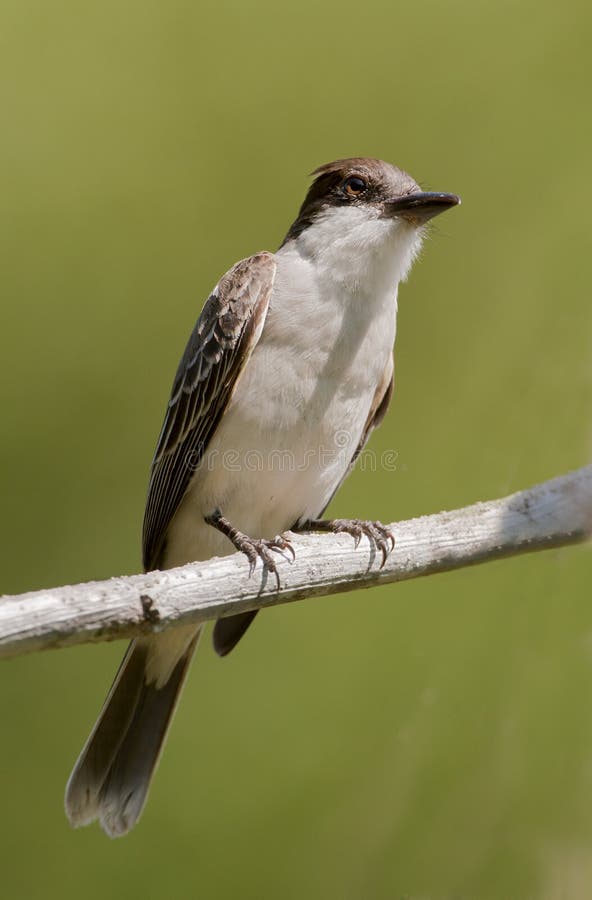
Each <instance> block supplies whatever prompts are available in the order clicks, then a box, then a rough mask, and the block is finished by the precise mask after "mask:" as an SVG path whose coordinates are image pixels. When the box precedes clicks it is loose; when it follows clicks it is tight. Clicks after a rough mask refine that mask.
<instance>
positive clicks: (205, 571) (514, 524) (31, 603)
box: [0, 465, 592, 658]
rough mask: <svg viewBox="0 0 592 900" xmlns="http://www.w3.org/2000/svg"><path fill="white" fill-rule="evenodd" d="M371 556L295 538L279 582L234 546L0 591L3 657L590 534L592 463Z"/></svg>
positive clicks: (461, 513)
mask: <svg viewBox="0 0 592 900" xmlns="http://www.w3.org/2000/svg"><path fill="white" fill-rule="evenodd" d="M391 528H392V529H393V532H394V534H395V537H396V546H395V549H394V551H393V552H392V553H391V555H390V556H389V558H388V559H387V561H386V564H385V566H384V567H383V568H382V569H381V568H380V561H381V557H380V553H379V552H378V553H377V552H376V551H375V550H374V549H373V548H372V547H371V546H370V543H369V542H368V541H367V540H366V539H365V538H363V539H362V541H361V543H360V545H359V547H358V548H357V549H355V547H354V541H353V539H352V538H351V537H350V536H349V535H331V534H326V535H312V534H311V535H294V537H293V545H294V549H295V550H296V560H295V561H294V562H290V559H289V558H288V557H287V558H286V559H285V560H282V559H281V558H278V559H279V563H278V569H279V573H280V580H281V584H280V589H279V590H278V589H277V585H276V580H275V578H274V577H273V575H270V574H269V573H267V572H266V571H264V570H262V569H261V567H260V566H259V564H258V566H257V569H256V570H255V572H254V574H253V575H252V576H251V577H249V574H248V573H249V567H248V562H247V559H246V558H245V556H244V555H243V554H240V553H235V554H233V555H231V556H225V557H216V558H214V559H210V560H207V561H206V562H200V563H190V564H189V565H186V566H183V567H182V568H178V569H169V570H167V571H164V572H159V571H155V572H148V573H147V574H143V575H131V576H124V577H119V578H111V579H109V580H108V581H94V582H88V583H85V584H77V585H70V586H65V587H58V588H51V589H49V590H41V591H33V592H30V593H27V594H20V595H18V596H4V597H0V658H6V657H12V656H17V655H21V654H24V653H31V652H33V651H37V650H44V649H48V648H52V647H65V646H71V645H73V644H83V643H88V642H93V641H108V640H115V639H117V638H125V637H127V638H130V637H134V636H137V635H139V634H145V633H147V632H158V631H160V630H162V629H164V628H167V627H169V626H171V625H176V624H186V623H189V622H195V623H198V622H205V621H207V620H208V619H217V618H219V617H221V616H229V615H232V614H233V613H238V612H243V611H245V610H249V609H264V608H265V607H268V606H275V605H277V604H280V603H290V602H292V601H294V600H302V599H304V598H305V597H319V596H324V595H328V594H337V593H341V592H344V591H351V590H354V589H359V588H369V587H374V586H375V585H379V584H390V583H393V582H397V581H404V580H406V579H409V578H419V577H420V576H423V575H433V574H435V573H437V572H449V571H452V570H453V569H459V568H462V567H465V566H469V565H474V564H476V563H484V562H488V561H491V560H495V559H501V558H502V557H508V556H516V555H518V554H521V553H528V552H533V551H537V550H545V549H549V548H551V547H562V546H565V545H568V544H576V543H580V542H582V541H586V540H588V539H589V538H590V537H592V465H590V466H585V467H584V468H582V469H578V470H577V471H575V472H571V473H569V474H568V475H563V476H561V477H559V478H554V479H552V480H551V481H546V482H544V483H543V484H539V485H537V486H536V487H533V488H529V489H528V490H524V491H520V492H518V493H516V494H511V495H510V496H508V497H503V498H501V499H499V500H491V501H488V502H486V503H475V504H474V505H472V506H468V507H465V508H464V509H456V510H453V511H450V512H441V513H437V514H435V515H430V516H421V517H419V518H416V519H410V520H408V521H406V522H396V523H393V525H392V526H391Z"/></svg>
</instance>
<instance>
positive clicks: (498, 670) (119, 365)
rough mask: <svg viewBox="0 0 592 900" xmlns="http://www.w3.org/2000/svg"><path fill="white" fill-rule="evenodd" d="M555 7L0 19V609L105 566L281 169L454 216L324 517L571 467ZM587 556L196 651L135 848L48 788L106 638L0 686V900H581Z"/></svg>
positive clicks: (294, 200) (148, 10)
mask: <svg viewBox="0 0 592 900" xmlns="http://www.w3.org/2000/svg"><path fill="white" fill-rule="evenodd" d="M591 26H592V12H591V11H590V4H589V3H584V2H574V0H568V2H563V3H556V2H536V3H534V2H532V3H531V2H508V0H505V2H500V0H496V2H478V0H457V2H442V0H431V2H428V0H415V2H413V3H411V2H407V3H405V4H402V3H397V2H392V0H391V2H379V0H369V2H366V3H363V4H359V3H353V2H351V0H348V2H341V3H337V2H335V0H330V2H320V3H319V2H316V3H315V2H310V0H302V2H300V3H298V4H291V5H284V4H279V3H277V2H274V3H272V2H271V0H259V2H256V3H251V4H250V3H244V2H220V0H218V2H217V3H213V2H202V3H198V2H181V0H172V2H171V0H169V2H160V3H158V2H154V0H142V2H140V0H137V2H131V0H126V2H120V0H117V2H115V0H104V2H102V3H100V4H99V3H94V4H89V3H79V2H74V0H54V2H52V3H47V2H41V0H31V2H27V0H3V3H2V8H1V12H0V109H1V110H2V122H1V138H0V180H1V183H0V198H1V201H0V202H1V209H2V215H1V216H0V230H1V234H0V255H1V260H2V261H1V270H0V271H1V283H2V294H3V298H2V304H1V307H0V316H1V322H0V328H1V334H2V355H1V360H0V367H1V372H2V375H1V378H0V408H1V417H2V439H1V441H0V457H1V459H0V485H1V502H2V515H1V524H0V527H1V529H2V534H1V538H0V553H1V554H2V561H1V567H0V576H1V583H0V589H1V590H3V591H5V592H19V591H24V590H28V589H33V588H38V587H43V586H50V585H57V584H61V583H75V582H77V581H80V580H85V579H91V578H106V577H108V576H110V575H114V574H120V573H126V572H134V571H137V570H138V569H139V565H140V557H139V530H140V523H141V518H142V513H143V503H144V497H145V489H146V483H147V474H148V468H149V464H150V459H151V454H152V449H153V446H154V442H155V439H156V436H157V433H158V430H159V427H160V423H161V417H162V415H163V412H164V406H165V403H166V400H167V397H168V390H169V387H170V382H171V380H172V375H173V372H174V369H175V366H176V363H177V360H178V358H179V355H180V353H181V350H182V347H183V344H184V342H185V340H186V338H187V336H188V333H189V331H190V329H191V327H192V325H193V322H194V320H195V318H196V316H197V313H198V311H199V309H200V307H201V304H202V302H203V300H204V299H205V297H206V296H207V295H208V293H209V290H210V289H211V287H212V286H213V285H214V284H215V282H216V281H217V280H218V278H219V276H220V275H221V273H222V272H224V271H225V270H226V269H227V268H228V267H229V266H230V265H231V264H232V263H233V262H234V261H235V260H236V259H238V258H239V257H242V256H246V255H248V254H250V253H253V252H255V251H257V250H260V249H263V248H269V249H273V248H275V247H276V246H277V245H278V243H279V241H280V240H281V238H282V237H283V234H284V232H285V230H286V229H287V227H288V225H289V224H290V222H291V220H292V218H293V217H294V215H295V213H296V209H297V206H298V204H299V203H300V201H301V199H302V196H303V193H304V190H305V188H306V185H307V180H306V173H307V172H309V171H310V170H311V169H313V168H314V167H315V166H317V165H319V164H320V163H323V162H326V161H327V160H330V159H332V158H335V157H340V156H348V155H374V156H380V157H383V158H385V159H388V160H391V161H393V162H396V163H397V164H399V165H401V166H402V167H403V168H405V169H407V170H408V171H410V172H411V174H412V175H413V176H414V177H415V178H416V179H417V180H419V181H420V182H421V183H422V185H424V186H426V187H429V188H431V189H435V190H447V191H455V192H458V193H459V194H461V195H462V198H463V206H462V207H461V208H460V209H458V210H454V211H453V212H451V213H450V214H447V215H446V216H443V217H442V218H441V219H439V220H438V222H437V224H436V226H435V227H434V229H433V232H432V239H431V240H430V241H429V242H428V245H427V246H426V249H425V252H424V254H423V258H422V260H421V261H420V262H419V264H418V265H417V266H416V268H415V270H414V272H413V273H412V276H411V279H410V281H409V283H408V284H407V285H405V286H404V287H403V289H402V291H401V294H400V316H399V336H398V345H397V390H396V392H395V398H394V402H393V405H392V407H391V410H390V413H389V416H388V418H387V421H386V423H385V425H384V426H383V427H382V428H381V429H380V431H379V432H378V433H377V434H376V435H375V436H374V438H373V442H372V447H373V448H374V449H375V450H377V451H378V452H380V451H381V450H383V449H388V448H392V449H395V450H396V451H397V454H398V464H397V470H396V471H395V472H394V473H393V472H386V473H385V472H379V471H377V472H370V471H366V472H364V473H362V472H357V473H355V474H354V475H353V477H352V478H351V479H350V480H349V482H348V483H347V485H346V486H345V487H344V488H343V490H342V491H341V492H340V494H339V497H338V499H337V500H336V501H335V503H334V504H333V510H334V512H335V513H337V514H350V515H360V516H368V517H370V516H371V517H379V518H382V519H383V520H386V521H389V520H392V519H394V518H407V517H410V516H413V515H416V514H421V513H427V512H433V511H437V510H440V509H444V508H452V507H457V506H462V505H464V504H467V503H470V502H472V501H475V500H477V499H486V498H490V497H495V496H501V495H503V494H504V493H507V492H509V491H512V490H515V489H518V488H521V487H525V486H528V485H530V484H532V483H535V482H537V481H540V480H544V479H545V478H549V477H552V476H554V475H556V474H560V473H562V472H564V471H567V470H568V469H570V468H575V467H577V466H580V465H583V464H585V463H586V462H587V461H588V460H589V458H590V450H591V448H592V426H591V421H592V420H591V416H590V411H591V407H592V353H591V350H592V346H591V344H592V338H591V334H592V302H591V296H590V289H589V284H590V282H591V280H592V252H591V250H592V244H591V240H590V208H591V205H592V188H591V181H590V160H591V157H592V152H591V151H592V129H591V126H590V117H591V105H590V81H591V75H592V58H591V56H590V43H591V38H592V28H591ZM590 562H591V557H590V550H589V548H575V549H566V550H563V551H560V552H555V551H552V552H548V553H545V554H536V555H534V556H532V557H529V558H522V559H516V560H511V561H505V562H498V563H495V564H491V565H488V566H484V567H481V568H478V569H472V570H467V571H462V572H459V573H456V574H451V575H446V576H439V577H434V578H429V579H424V580H420V581H417V582H410V583H408V584H403V585H400V586H393V587H384V588H381V589H376V590H373V591H372V592H367V593H352V594H348V595H344V596H341V597H335V598H332V599H326V600H321V601H309V602H304V603H299V604H294V605H293V606H290V607H285V608H278V609H276V610H273V611H270V612H268V613H266V614H265V615H264V616H261V617H260V619H259V620H258V621H257V623H256V626H255V627H254V628H253V630H252V632H250V633H249V636H248V640H245V641H244V643H243V644H241V645H240V648H239V649H238V650H237V652H236V653H234V654H232V655H231V656H230V657H229V658H228V659H227V660H224V661H221V660H218V659H216V658H215V657H214V655H213V653H212V652H211V650H210V647H209V645H208V643H209V642H208V643H204V645H203V646H202V650H201V652H200V653H199V654H198V658H197V659H196V663H195V665H194V667H193V671H192V675H191V678H190V681H189V683H188V686H187V689H186V692H185V695H184V698H183V702H182V704H181V706H180V709H179V713H178V716H177V718H176V721H175V725H174V728H173V730H172V733H171V737H170V741H169V743H168V746H167V750H166V752H165V754H164V756H163V760H162V764H161V766H160V770H159V773H158V776H157V778H156V780H155V783H154V786H153V790H152V793H151V797H150V800H149V803H148V806H147V808H146V811H145V814H144V817H143V819H142V822H141V824H140V825H139V827H138V828H137V829H136V830H135V831H134V832H133V833H132V834H131V835H130V836H129V837H127V838H126V839H125V840H122V841H119V842H109V841H108V840H107V839H106V838H105V837H104V835H103V834H102V833H101V832H100V831H99V830H98V829H97V828H96V827H93V828H91V829H85V830H83V831H80V832H73V831H71V830H70V828H69V826H68V825H67V823H66V820H65V818H64V814H63V810H62V796H63V788H64V783H65V780H66V778H67V775H68V773H69V770H70V767H71V765H72V763H73V762H74V759H75V756H76V754H77V752H78V750H79V748H80V746H81V743H82V741H83V739H84V738H85V737H86V734H87V732H88V729H89V728H90V726H91V724H92V722H93V720H94V717H95V714H96V713H97V711H98V708H99V706H100V703H101V701H102V698H103V695H104V693H105V691H106V689H107V687H108V685H109V683H110V680H111V677H112V675H113V672H114V670H115V668H116V665H117V663H118V660H119V657H120V656H121V653H122V651H123V646H122V645H100V646H88V647H81V648H77V649H72V650H68V651H61V652H52V653H46V654H38V655H34V656H30V657H24V658H21V659H17V660H15V661H13V662H10V663H6V664H4V665H3V666H2V667H1V676H2V677H1V679H0V714H1V716H2V729H1V747H0V797H1V803H2V817H1V823H0V872H1V875H0V877H1V882H2V895H3V896H4V897H7V898H8V897H10V898H21V897H22V898H32V900H34V898H42V897H43V898H48V897H49V898H66V900H67V898H77V900H78V898H85V900H86V898H88V900H94V898H105V897H115V898H120V897H121V898H124V897H125V898H130V900H133V898H146V900H148V898H161V897H175V898H194V897H200V898H201V897H204V898H249V900H250V898H252V900H262V898H264V900H268V898H272V900H275V898H282V900H284V898H286V900H288V898H298V900H300V898H311V900H316V898H319V900H321V898H323V900H326V898H339V900H341V898H344V900H350V898H352V900H375V898H377V900H382V898H389V900H390V898H394V900H399V898H407V900H440V898H446V900H489V898H491V900H494V898H495V900H534V898H545V900H547V898H549V900H555V898H558V900H564V898H569V900H572V898H578V900H579V898H588V897H590V896H591V895H592V710H591V704H590V694H591V692H592V608H591V607H590V597H589V594H590Z"/></svg>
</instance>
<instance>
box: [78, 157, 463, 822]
mask: <svg viewBox="0 0 592 900" xmlns="http://www.w3.org/2000/svg"><path fill="white" fill-rule="evenodd" d="M313 175H314V182H313V184H312V186H311V187H310V189H309V191H308V193H307V195H306V198H305V200H304V203H303V204H302V206H301V208H300V211H299V213H298V216H297V218H296V220H295V222H294V223H293V224H292V226H291V227H290V229H289V231H288V233H287V235H286V237H285V239H284V242H283V243H282V245H281V247H280V248H279V250H278V251H277V252H276V253H267V252H262V253H256V254H255V255H254V256H251V257H249V258H248V259H243V260H241V261H240V262H238V263H236V265H235V266H233V267H232V268H231V269H230V270H229V271H228V272H227V273H226V274H225V275H224V276H223V277H222V279H221V280H220V281H219V283H218V284H217V285H216V287H215V288H214V290H213V291H212V293H211V295H210V297H209V298H208V300H207V302H206V304H205V306H204V308H203V311H202V313H201V315H200V316H199V318H198V320H197V323H196V325H195V328H194V330H193V333H192V335H191V337H190V338H189V343H188V344H187V347H186V349H185V352H184V354H183V357H182V359H181V362H180V365H179V368H178V370H177V374H176V376H175V380H174V383H173V388H172V393H171V398H170V400H169V404H168V408H167V411H166V415H165V420H164V424H163V426H162V430H161V432H160V437H159V439H158V443H157V447H156V452H155V454H154V460H153V463H152V470H151V475H150V484H149V488H148V499H147V504H146V513H145V517H144V529H143V551H144V567H145V569H146V570H150V569H156V568H160V569H166V568H171V567H173V566H180V565H183V564H185V563H187V562H190V561H194V560H203V559H208V558H209V557H212V556H222V555H225V554H228V553H232V552H233V551H234V550H235V549H238V550H241V551H243V552H244V553H245V554H246V555H247V557H248V559H249V562H250V564H251V570H252V568H253V567H254V565H255V563H256V562H257V560H258V559H260V560H261V562H262V563H263V565H264V566H265V567H266V568H267V570H268V571H270V572H271V573H272V574H274V575H275V576H276V577H277V576H278V573H277V565H276V562H275V559H277V556H276V557H275V558H274V555H273V554H274V552H275V551H279V552H283V553H286V552H293V550H292V545H291V543H290V540H289V538H288V537H286V536H285V535H283V532H285V531H287V530H290V529H291V530H292V531H302V530H331V531H345V532H349V533H351V534H352V535H353V536H354V537H355V538H356V539H357V540H359V539H360V537H361V536H362V535H366V536H367V537H368V538H369V539H370V540H371V541H372V542H373V543H374V545H375V546H376V547H377V549H379V550H380V551H381V553H382V559H383V561H384V559H386V555H387V553H388V552H390V550H391V549H392V546H393V544H394V540H393V536H392V535H391V534H390V532H389V531H388V530H387V529H386V528H385V527H384V526H383V525H381V524H380V523H379V522H365V521H360V520H356V519H353V520H343V519H342V520H335V521H330V520H325V519H322V518H321V517H322V515H323V513H324V510H325V509H326V507H327V506H328V504H329V502H330V501H331V498H332V497H333V495H334V494H335V492H336V490H337V489H338V488H339V486H340V484H341V483H342V481H343V480H344V478H345V477H346V475H347V474H348V472H349V470H350V468H351V465H352V462H353V461H354V460H355V459H356V457H357V455H358V454H359V453H360V451H361V449H362V448H363V447H364V445H365V443H366V441H367V440H368V437H369V435H370V433H371V432H372V430H373V429H374V428H375V427H376V426H377V425H378V424H379V423H380V422H381V420H382V419H383V417H384V415H385V413H386V410H387V407H388V404H389V400H390V397H391V394H392V389H393V345H394V340H395V325H396V313H397V287H398V284H399V282H400V281H403V280H404V279H405V278H406V276H407V274H408V272H409V269H410V267H411V264H412V263H413V260H414V259H415V257H416V256H417V254H418V252H419V249H420V246H421V242H422V237H423V234H424V232H425V225H426V223H427V222H428V221H429V220H430V219H431V218H433V217H434V216H436V215H438V214H439V213H441V212H444V211H445V210H447V209H449V208H450V207H452V206H455V205H456V204H457V203H459V202H460V201H459V198H458V197H456V196H455V195H454V194H443V193H426V192H423V191H422V190H421V189H420V187H419V186H418V185H417V184H416V182H415V181H414V180H413V179H412V178H411V177H410V176H409V175H407V174H406V173H405V172H403V171H401V169H398V168H395V166H392V165H390V164H389V163H386V162H382V161H381V160H378V159H366V158H356V159H341V160H337V161H336V162H332V163H329V164H328V165H324V166H321V167H320V168H319V169H317V170H316V171H315V172H314V173H313ZM278 462H279V463H280V464H278ZM254 617H255V613H254V612H246V613H241V614H240V615H235V616H232V617H230V618H225V619H220V620H219V621H218V622H216V624H215V627H214V632H213V641H214V647H215V649H216V651H217V653H219V654H220V655H221V656H224V655H225V654H227V653H228V652H229V651H230V650H232V648H233V647H234V646H235V645H236V644H237V642H238V641H239V640H240V638H241V637H242V635H243V634H244V633H245V631H246V629H247V628H248V626H249V625H250V624H251V622H252V621H253V619H254ZM200 630H201V628H200V627H197V628H196V627H195V626H194V625H184V626H179V627H176V628H171V629H169V630H168V631H165V632H163V633H161V634H158V635H150V636H147V637H141V638H136V639H135V640H133V641H132V642H131V644H130V645H129V647H128V650H127V652H126V654H125V657H124V659H123V662H122V663H121V666H120V668H119V671H118V673H117V675H116V678H115V681H114V683H113V686H112V687H111V690H110V692H109V694H108V696H107V699H106V701H105V705H104V706H103V709H102V711H101V714H100V716H99V719H98V721H97V723H96V725H95V727H94V729H93V731H92V732H91V735H90V737H89V738H88V740H87V742H86V745H85V746H84V748H83V750H82V753H81V754H80V757H79V759H78V762H77V763H76V765H75V767H74V770H73V772H72V775H71V776H70V780H69V782H68V786H67V788H66V812H67V815H68V817H69V819H70V822H71V823H72V825H74V826H79V825H86V824H88V823H90V822H92V821H93V820H95V819H98V820H99V822H100V824H101V826H102V827H103V829H104V830H105V832H106V833H107V834H108V835H110V836H111V837H117V836H119V835H123V834H125V833H127V832H128V831H129V830H130V829H131V828H132V827H133V826H134V825H135V823H136V821H137V819H138V817H139V815H140V813H141V811H142V808H143V806H144V803H145V800H146V795H147V792H148V787H149V785H150V780H151V778H152V775H153V772H154V770H155V767H156V764H157V762H158V758H159V755H160V752H161V750H162V746H163V743H164V739H165V737H166V733H167V730H168V727H169V725H170V721H171V716H172V714H173V711H174V709H175V706H176V703H177V699H178V697H179V694H180V691H181V688H182V686H183V682H184V681H185V677H186V675H187V670H188V668H189V664H190V662H191V659H192V657H193V654H194V651H195V648H196V646H197V642H198V638H199V634H200Z"/></svg>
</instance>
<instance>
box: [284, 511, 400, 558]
mask: <svg viewBox="0 0 592 900" xmlns="http://www.w3.org/2000/svg"><path fill="white" fill-rule="evenodd" d="M297 530H298V531H330V532H331V533H332V534H351V536H352V537H353V539H354V541H355V546H356V548H357V547H358V545H359V543H360V541H361V540H362V538H363V536H364V535H366V537H367V538H368V540H369V541H370V543H371V545H372V546H373V547H374V548H375V549H377V550H380V552H381V554H382V562H381V564H380V568H381V569H382V568H383V566H384V564H385V562H386V561H387V558H388V556H389V554H390V553H392V551H393V550H394V549H395V536H394V534H393V533H392V531H391V529H390V528H387V527H386V525H383V524H382V522H371V521H368V520H366V519H311V520H310V521H309V522H305V523H304V524H303V525H301V526H299V527H298V529H297Z"/></svg>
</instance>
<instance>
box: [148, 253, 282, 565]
mask: <svg viewBox="0 0 592 900" xmlns="http://www.w3.org/2000/svg"><path fill="white" fill-rule="evenodd" d="M275 268H276V266H275V262H274V258H273V254H272V253H257V254H256V255H255V256H251V257H249V258H248V259H243V260H241V261H240V262H238V263H237V264H236V265H235V266H233V268H232V269H230V271H229V272H227V273H226V275H224V277H223V278H222V279H221V281H220V282H219V284H218V285H216V287H215V288H214V290H213V291H212V293H211V295H210V297H209V298H208V300H207V301H206V304H205V306H204V308H203V311H202V313H201V315H200V317H199V319H198V320H197V323H196V325H195V328H194V329H193V332H192V334H191V337H190V338H189V342H188V344H187V347H186V348H185V352H184V354H183V357H182V359H181V362H180V364H179V368H178V369H177V374H176V375H175V380H174V382H173V388H172V391H171V399H170V400H169V404H168V408H167V412H166V415H165V419H164V423H163V426H162V430H161V432H160V437H159V438H158V443H157V445H156V450H155V453H154V460H153V462H152V470H151V473H150V483H149V485H148V498H147V501H146V512H145V514H144V528H143V533H142V546H143V557H144V568H145V569H146V570H149V569H153V568H156V567H157V566H158V563H159V559H160V558H161V555H162V550H163V547H164V542H165V538H166V532H167V528H168V526H169V524H170V521H171V519H172V517H173V515H174V514H175V511H176V509H177V507H178V505H179V503H180V502H181V500H182V499H183V495H184V494H185V491H186V490H187V488H188V486H189V482H190V481H191V477H192V475H193V473H194V471H195V469H196V467H197V466H198V465H199V464H200V462H201V460H202V458H203V454H204V452H205V450H206V447H207V446H208V443H209V442H210V440H211V438H212V435H213V434H214V432H215V430H216V428H217V425H218V422H219V421H220V417H221V415H222V413H223V412H224V409H225V408H226V405H227V403H228V401H229V399H230V396H231V394H232V391H233V390H234V387H235V386H236V383H237V381H238V378H239V377H240V374H241V372H242V370H243V368H244V366H245V364H246V362H247V360H248V358H249V356H250V355H251V353H252V351H253V349H254V347H255V346H256V344H257V341H258V340H259V336H260V334H261V329H262V328H263V323H264V321H265V317H266V315H267V308H268V305H269V298H270V296H271V290H272V287H273V280H274V277H275Z"/></svg>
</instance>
